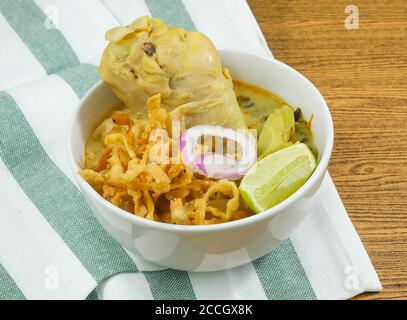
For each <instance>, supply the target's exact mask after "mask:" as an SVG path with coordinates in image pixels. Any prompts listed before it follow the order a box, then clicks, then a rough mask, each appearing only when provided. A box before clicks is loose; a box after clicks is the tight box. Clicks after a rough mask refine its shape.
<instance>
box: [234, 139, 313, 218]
mask: <svg viewBox="0 0 407 320" xmlns="http://www.w3.org/2000/svg"><path fill="white" fill-rule="evenodd" d="M316 166H317V163H316V161H315V157H314V155H313V154H312V152H311V151H310V150H309V149H308V147H307V146H306V145H305V144H304V143H297V144H294V145H292V146H289V147H287V148H285V149H282V150H279V151H277V152H274V153H272V154H270V155H269V156H267V157H265V158H264V159H262V160H260V161H259V162H257V163H256V164H255V165H254V166H253V167H252V168H251V169H250V170H249V171H248V172H247V173H246V175H245V176H244V178H243V180H242V182H241V183H240V187H239V190H240V194H241V196H242V198H243V200H244V201H245V202H246V204H247V205H248V206H249V208H250V209H252V210H253V211H255V212H262V211H264V210H267V209H270V208H271V207H273V206H275V205H276V204H278V203H280V202H282V201H283V200H285V199H287V198H288V197H289V196H290V195H292V194H293V193H294V192H295V191H297V190H298V189H299V188H300V187H301V186H302V185H303V184H304V183H305V182H306V181H307V180H308V178H309V177H310V176H311V174H312V172H313V171H314V170H315V168H316Z"/></svg>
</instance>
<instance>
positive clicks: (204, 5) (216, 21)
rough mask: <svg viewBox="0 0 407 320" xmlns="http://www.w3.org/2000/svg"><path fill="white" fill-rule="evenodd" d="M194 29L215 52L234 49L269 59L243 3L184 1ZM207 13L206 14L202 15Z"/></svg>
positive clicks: (210, 0) (249, 11) (267, 51)
mask: <svg viewBox="0 0 407 320" xmlns="http://www.w3.org/2000/svg"><path fill="white" fill-rule="evenodd" d="M183 2H184V5H185V7H186V9H187V10H188V13H189V15H190V16H191V18H192V20H193V22H194V23H195V25H196V27H197V29H198V30H199V31H201V32H203V33H204V34H206V35H207V36H208V37H209V38H210V39H211V40H212V41H213V42H214V43H215V44H216V47H217V48H218V49H227V48H233V49H238V50H243V51H250V52H254V53H259V52H260V53H261V54H264V53H265V54H268V55H269V56H272V54H271V51H270V49H269V48H268V46H267V44H266V41H265V40H264V37H263V34H262V33H261V31H260V29H259V27H258V25H257V23H253V21H255V20H254V18H253V15H252V13H251V10H250V9H249V8H248V6H247V3H246V1H245V0H238V1H230V0H205V1H196V0H183ZM202 12H207V14H202Z"/></svg>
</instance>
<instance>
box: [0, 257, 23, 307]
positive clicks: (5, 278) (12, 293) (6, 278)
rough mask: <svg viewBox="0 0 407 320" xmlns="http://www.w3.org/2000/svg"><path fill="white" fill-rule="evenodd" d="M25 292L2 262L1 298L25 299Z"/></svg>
mask: <svg viewBox="0 0 407 320" xmlns="http://www.w3.org/2000/svg"><path fill="white" fill-rule="evenodd" d="M25 299H26V298H25V296H24V294H23V293H22V292H21V290H20V288H19V287H18V286H17V285H16V283H15V282H14V280H13V279H12V278H11V277H10V275H9V274H8V272H7V270H6V269H4V267H3V266H2V265H1V264H0V300H25Z"/></svg>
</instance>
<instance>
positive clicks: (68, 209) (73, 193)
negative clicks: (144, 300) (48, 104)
mask: <svg viewBox="0 0 407 320" xmlns="http://www.w3.org/2000/svg"><path fill="white" fill-rule="evenodd" d="M0 157H1V158H2V159H3V162H4V163H5V165H6V166H7V168H8V169H9V171H10V173H11V174H12V175H13V177H14V179H15V180H16V181H17V182H18V184H19V185H20V187H21V188H22V190H23V191H24V192H25V193H26V195H27V196H28V197H29V198H30V199H31V201H32V202H33V203H34V205H35V206H36V207H37V208H38V210H39V211H40V212H41V213H42V214H43V216H44V217H45V218H46V219H47V221H48V222H49V224H50V225H51V226H52V227H53V228H54V230H55V231H56V232H57V233H58V234H59V235H60V236H61V238H62V239H63V240H64V242H65V243H66V244H67V245H68V246H69V247H70V249H71V250H72V251H73V253H74V254H75V255H76V256H77V257H78V259H79V260H80V261H81V262H82V264H83V265H84V266H85V268H86V269H87V270H88V271H89V273H90V274H91V275H92V276H93V277H94V279H95V280H96V281H97V282H100V281H102V280H104V279H106V278H107V277H110V276H112V275H114V274H117V273H121V272H132V271H134V272H136V271H137V267H136V265H135V264H134V262H133V260H131V258H130V257H129V256H128V254H127V253H126V252H125V251H124V249H123V248H122V247H121V246H120V245H119V244H118V243H117V242H116V241H114V240H113V239H112V238H111V237H110V236H109V235H108V234H107V233H106V232H105V231H104V229H103V228H102V227H101V225H100V224H99V223H98V222H97V220H96V218H94V217H93V215H92V214H91V211H90V209H89V207H88V206H87V205H86V204H85V200H84V198H83V196H82V194H81V193H80V192H79V190H78V189H77V188H76V187H75V185H74V184H73V183H72V182H71V181H70V180H69V179H68V178H67V177H66V176H65V175H64V174H63V173H62V172H61V171H60V169H59V168H58V167H57V166H56V165H55V164H54V163H53V162H52V160H51V159H50V158H49V156H48V155H47V153H46V152H45V150H44V149H43V147H42V146H41V144H40V142H39V140H38V139H37V137H36V135H35V133H34V132H33V130H32V129H31V127H30V125H29V123H28V121H27V120H26V118H25V117H24V115H23V113H22V112H21V110H20V108H19V106H18V105H17V103H16V102H15V101H14V99H13V98H12V97H11V96H10V95H8V94H7V93H4V92H3V93H0Z"/></svg>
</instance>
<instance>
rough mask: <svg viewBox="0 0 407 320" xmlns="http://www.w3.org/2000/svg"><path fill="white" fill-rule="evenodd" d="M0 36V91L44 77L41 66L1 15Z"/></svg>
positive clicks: (44, 73) (44, 72)
mask: <svg viewBox="0 0 407 320" xmlns="http://www.w3.org/2000/svg"><path fill="white" fill-rule="evenodd" d="M0 34H1V50H0V61H1V71H0V91H4V90H8V89H10V88H13V87H15V86H17V85H20V84H23V83H28V82H30V81H33V80H35V79H38V78H41V77H43V76H45V75H46V71H45V70H44V68H43V67H42V65H41V64H40V63H39V62H38V61H37V59H36V58H35V57H34V55H33V54H32V53H31V52H30V50H28V48H27V47H26V46H25V44H24V42H23V41H22V40H21V39H20V37H19V36H18V34H17V33H16V32H15V31H14V30H13V28H12V27H11V26H10V25H9V23H8V22H7V20H6V19H5V18H4V16H3V15H2V14H1V13H0Z"/></svg>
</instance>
